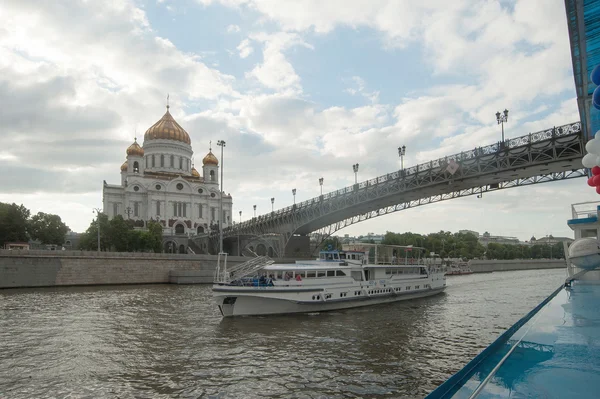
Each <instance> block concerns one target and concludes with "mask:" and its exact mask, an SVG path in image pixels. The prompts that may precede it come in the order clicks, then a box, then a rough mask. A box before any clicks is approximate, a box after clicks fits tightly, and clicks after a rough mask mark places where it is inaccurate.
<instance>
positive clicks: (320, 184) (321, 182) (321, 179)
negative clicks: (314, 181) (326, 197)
mask: <svg viewBox="0 0 600 399" xmlns="http://www.w3.org/2000/svg"><path fill="white" fill-rule="evenodd" d="M319 186H321V196H322V195H323V178H322V177H321V178H319Z"/></svg>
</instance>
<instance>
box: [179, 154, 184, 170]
mask: <svg viewBox="0 0 600 399" xmlns="http://www.w3.org/2000/svg"><path fill="white" fill-rule="evenodd" d="M179 169H182V170H183V158H182V157H179Z"/></svg>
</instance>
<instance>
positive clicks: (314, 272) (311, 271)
mask: <svg viewBox="0 0 600 399" xmlns="http://www.w3.org/2000/svg"><path fill="white" fill-rule="evenodd" d="M311 277H317V272H316V271H314V270H310V271H307V272H306V278H311Z"/></svg>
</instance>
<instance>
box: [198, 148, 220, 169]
mask: <svg viewBox="0 0 600 399" xmlns="http://www.w3.org/2000/svg"><path fill="white" fill-rule="evenodd" d="M202 164H203V165H215V166H217V165H219V160H218V159H217V157H215V155H214V154H213V153H212V151H209V152H208V154H206V156H205V157H204V159H203V160H202Z"/></svg>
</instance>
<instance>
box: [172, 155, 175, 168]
mask: <svg viewBox="0 0 600 399" xmlns="http://www.w3.org/2000/svg"><path fill="white" fill-rule="evenodd" d="M171 167H172V168H174V167H175V157H174V156H173V155H171Z"/></svg>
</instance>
